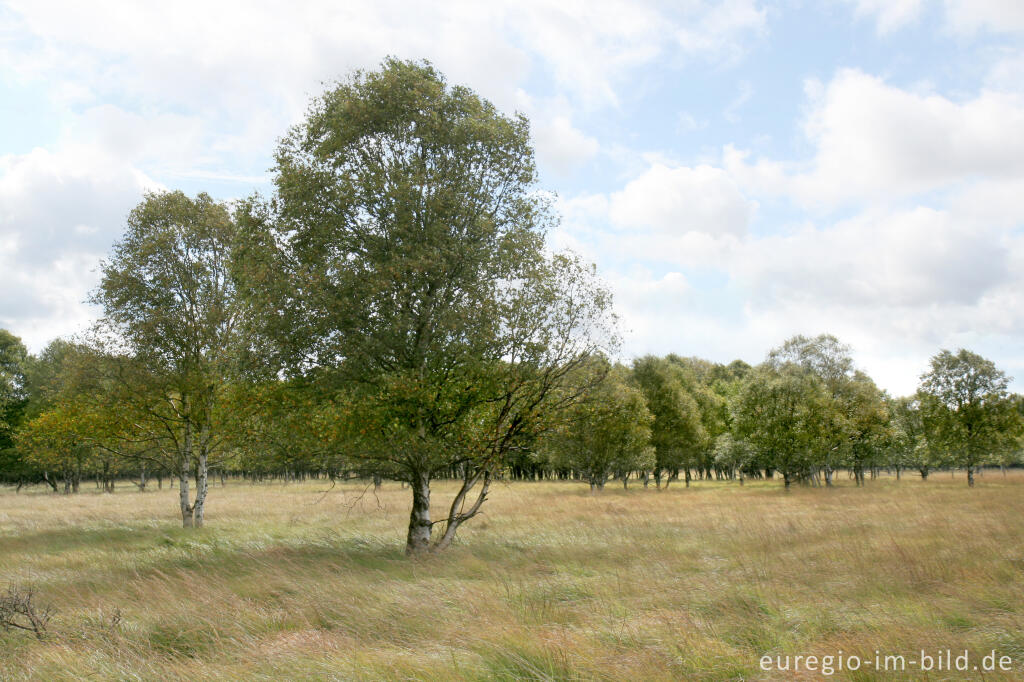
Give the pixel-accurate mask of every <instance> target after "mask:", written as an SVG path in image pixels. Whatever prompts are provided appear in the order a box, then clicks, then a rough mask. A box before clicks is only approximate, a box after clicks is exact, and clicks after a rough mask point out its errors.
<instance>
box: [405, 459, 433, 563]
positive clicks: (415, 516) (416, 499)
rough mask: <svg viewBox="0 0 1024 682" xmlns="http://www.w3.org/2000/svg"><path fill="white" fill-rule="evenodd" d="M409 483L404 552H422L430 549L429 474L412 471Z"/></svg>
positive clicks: (409, 553)
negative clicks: (409, 507)
mask: <svg viewBox="0 0 1024 682" xmlns="http://www.w3.org/2000/svg"><path fill="white" fill-rule="evenodd" d="M409 485H410V486H411V487H412V512H411V513H410V514H409V535H408V537H407V538H406V542H405V553H406V554H408V555H414V554H422V553H424V552H427V551H428V550H429V549H430V530H431V523H430V475H429V474H427V473H426V472H419V471H418V472H414V473H413V475H412V476H411V480H410V481H409Z"/></svg>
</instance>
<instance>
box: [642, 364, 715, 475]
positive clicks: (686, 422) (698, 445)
mask: <svg viewBox="0 0 1024 682" xmlns="http://www.w3.org/2000/svg"><path fill="white" fill-rule="evenodd" d="M632 378H633V381H634V382H635V383H636V385H637V386H638V387H639V388H640V391H641V392H642V393H643V396H644V399H645V400H646V401H647V409H648V410H649V411H650V412H651V414H652V415H653V416H654V422H653V424H652V426H651V443H652V445H653V446H654V452H655V461H654V479H655V483H656V484H657V485H658V487H659V488H660V487H661V475H662V472H663V471H667V472H668V473H669V480H672V478H674V477H675V475H677V474H678V472H679V469H680V468H681V467H684V468H686V469H687V473H686V480H687V484H689V479H690V475H689V469H690V468H691V467H692V466H694V464H695V463H696V462H697V458H698V456H699V455H700V453H701V452H702V451H703V449H704V448H705V447H706V445H707V441H708V434H707V431H706V429H705V428H704V423H703V422H702V420H701V411H700V406H699V404H698V402H697V399H696V398H695V397H694V395H693V394H694V391H695V389H696V387H695V382H694V380H693V377H692V376H689V375H688V374H687V371H686V369H685V368H684V367H682V366H681V365H680V364H678V363H674V362H670V361H668V360H666V359H662V358H657V357H654V356H651V355H648V356H645V357H642V358H639V359H637V360H636V361H634V363H633V377H632Z"/></svg>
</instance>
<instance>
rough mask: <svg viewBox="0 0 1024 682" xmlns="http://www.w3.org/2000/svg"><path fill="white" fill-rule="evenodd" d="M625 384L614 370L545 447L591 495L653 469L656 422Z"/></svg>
mask: <svg viewBox="0 0 1024 682" xmlns="http://www.w3.org/2000/svg"><path fill="white" fill-rule="evenodd" d="M591 371H593V370H591ZM599 371H602V372H603V369H601V370H599ZM627 380H628V375H627V372H626V370H625V369H624V368H621V367H615V368H614V369H613V370H612V372H611V373H610V374H609V376H608V377H607V378H606V379H605V380H604V382H603V383H602V384H601V385H600V386H598V387H597V388H596V389H595V390H594V391H593V392H592V393H591V394H590V395H589V396H588V397H587V398H586V400H584V401H582V402H580V403H578V404H576V405H575V406H574V407H573V408H572V409H571V410H570V411H569V412H568V414H566V418H565V422H564V423H563V424H562V425H561V426H560V427H559V428H558V429H557V430H556V431H555V433H554V435H553V436H552V438H551V439H550V441H549V442H550V446H551V447H552V449H553V450H554V452H555V461H556V463H557V464H558V465H560V466H564V467H567V468H571V469H573V470H575V471H576V472H577V473H579V474H580V475H582V476H583V478H584V479H585V480H586V481H587V482H588V483H589V484H590V490H591V491H594V490H601V489H603V488H604V485H605V483H606V482H607V481H608V479H609V478H611V477H612V476H622V477H623V480H625V478H626V477H627V476H628V475H629V472H631V471H637V470H640V469H646V468H649V467H651V466H652V465H653V464H654V448H653V447H651V424H652V423H653V421H654V418H653V416H652V415H651V413H650V412H649V411H648V410H647V406H646V401H645V400H644V396H643V394H642V393H641V392H640V391H639V390H637V389H636V388H634V387H632V386H630V385H629V384H628V383H627Z"/></svg>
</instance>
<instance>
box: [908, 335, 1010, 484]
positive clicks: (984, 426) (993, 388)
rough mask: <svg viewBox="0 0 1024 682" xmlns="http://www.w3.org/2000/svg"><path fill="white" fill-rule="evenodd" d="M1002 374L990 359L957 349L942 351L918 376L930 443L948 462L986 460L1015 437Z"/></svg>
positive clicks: (963, 463) (964, 464) (970, 465)
mask: <svg viewBox="0 0 1024 682" xmlns="http://www.w3.org/2000/svg"><path fill="white" fill-rule="evenodd" d="M1008 384H1009V380H1008V378H1007V377H1006V375H1005V374H1004V373H1003V372H1002V371H1001V370H999V369H997V368H996V366H995V364H994V363H993V362H992V361H991V360H987V359H985V358H983V357H981V356H980V355H978V354H976V353H972V352H970V351H968V350H964V349H960V350H959V351H958V352H957V353H955V354H954V353H952V352H950V351H948V350H943V351H941V352H939V353H938V354H937V355H935V356H934V357H933V358H932V359H931V368H930V369H929V371H928V372H926V373H925V374H924V375H923V376H922V377H921V388H920V396H921V410H922V415H923V421H924V428H925V432H926V433H927V435H928V439H929V441H930V442H932V443H933V444H935V445H936V446H939V447H942V448H943V449H944V450H945V451H946V452H948V453H949V456H950V458H951V460H952V462H953V463H955V464H956V465H957V466H962V467H964V468H966V469H967V474H968V483H969V484H970V485H973V484H974V476H973V473H974V468H975V467H978V466H981V465H983V464H985V463H988V462H991V461H992V460H993V458H994V456H995V455H996V454H997V453H999V452H1001V451H1003V450H1005V449H1008V448H1010V447H1012V444H1011V441H1012V439H1013V438H1014V437H1015V436H1016V432H1015V428H1014V425H1015V423H1016V421H1017V420H1016V419H1015V410H1014V408H1013V404H1012V402H1011V401H1010V397H1009V393H1008V391H1007V386H1008Z"/></svg>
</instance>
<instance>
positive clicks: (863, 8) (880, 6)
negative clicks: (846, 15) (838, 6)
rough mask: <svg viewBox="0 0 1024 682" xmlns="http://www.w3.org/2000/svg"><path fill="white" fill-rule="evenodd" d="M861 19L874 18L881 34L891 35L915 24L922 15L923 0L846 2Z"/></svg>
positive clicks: (851, 0)
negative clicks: (897, 30) (852, 6)
mask: <svg viewBox="0 0 1024 682" xmlns="http://www.w3.org/2000/svg"><path fill="white" fill-rule="evenodd" d="M846 1H847V2H848V3H851V4H853V5H854V11H855V12H856V14H857V15H858V16H860V17H874V19H875V23H876V28H877V29H878V32H879V33H882V34H885V33H890V32H892V31H894V30H896V29H899V28H903V27H904V26H906V25H908V24H911V23H913V22H914V21H916V20H917V18H918V16H919V15H920V14H921V10H922V8H923V7H924V2H923V0H846Z"/></svg>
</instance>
